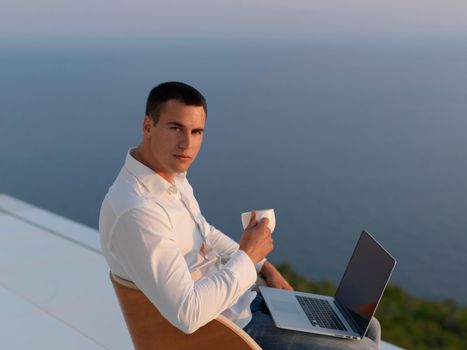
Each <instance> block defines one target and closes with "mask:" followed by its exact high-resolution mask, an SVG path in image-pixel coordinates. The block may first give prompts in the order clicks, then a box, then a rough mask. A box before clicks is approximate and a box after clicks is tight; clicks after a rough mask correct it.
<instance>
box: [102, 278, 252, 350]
mask: <svg viewBox="0 0 467 350" xmlns="http://www.w3.org/2000/svg"><path fill="white" fill-rule="evenodd" d="M110 280H111V281H112V285H113V287H114V290H115V293H116V294H117V299H118V301H119V303H120V308H121V309H122V313H123V316H124V318H125V321H126V324H127V327H128V330H129V332H130V335H131V339H132V341H133V345H134V346H135V349H136V350H156V349H164V350H165V349H167V350H182V349H189V350H192V349H203V350H214V349H216V350H217V349H222V350H251V349H253V350H261V348H260V347H259V345H258V344H257V343H256V342H255V341H254V340H253V339H252V338H251V337H250V336H249V335H248V333H246V332H245V331H244V330H243V329H241V328H240V327H238V326H237V325H236V324H235V323H233V322H232V321H230V320H229V319H228V318H226V317H224V316H222V315H220V316H219V317H217V318H216V319H214V320H212V321H211V322H209V323H208V324H206V325H204V326H203V327H201V328H199V329H198V330H197V331H196V332H194V333H193V334H186V333H183V332H182V331H180V330H179V329H178V328H176V327H175V326H173V325H172V324H171V323H170V322H169V321H167V320H166V319H165V318H164V317H163V316H162V315H161V314H160V313H159V311H158V310H157V309H156V308H155V306H154V305H153V304H152V303H151V302H150V301H149V299H148V298H147V297H146V296H145V295H144V294H143V292H142V291H141V290H139V289H138V287H137V286H136V285H135V284H134V283H133V282H131V281H128V280H125V279H122V278H120V277H118V276H117V275H114V274H113V273H112V272H110Z"/></svg>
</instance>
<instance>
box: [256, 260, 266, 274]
mask: <svg viewBox="0 0 467 350" xmlns="http://www.w3.org/2000/svg"><path fill="white" fill-rule="evenodd" d="M265 262H266V258H264V259H263V260H261V261H260V262H259V263H257V264H256V265H255V268H256V273H258V274H259V273H260V272H261V269H262V268H263V265H264V263H265Z"/></svg>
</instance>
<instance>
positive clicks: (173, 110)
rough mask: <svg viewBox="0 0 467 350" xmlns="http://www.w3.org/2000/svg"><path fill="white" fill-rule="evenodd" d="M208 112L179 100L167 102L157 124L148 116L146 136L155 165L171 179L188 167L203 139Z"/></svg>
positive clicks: (157, 171) (154, 167)
mask: <svg viewBox="0 0 467 350" xmlns="http://www.w3.org/2000/svg"><path fill="white" fill-rule="evenodd" d="M205 122H206V113H205V112H204V109H203V107H202V106H187V105H185V104H184V103H183V102H180V101H178V100H169V101H167V102H166V103H165V106H164V108H163V112H162V114H161V115H160V117H159V120H158V121H157V123H156V124H155V125H154V124H153V121H152V119H151V118H150V117H145V118H144V125H143V128H144V137H145V139H146V140H147V141H148V142H149V153H150V154H149V157H150V162H151V168H152V169H153V170H154V171H155V172H156V173H158V174H159V175H160V176H162V177H163V178H165V179H166V180H168V181H172V180H173V178H174V177H175V175H176V174H177V173H181V172H184V171H186V170H188V168H189V167H190V165H191V163H193V161H194V160H195V158H196V156H197V155H198V152H199V150H200V148H201V144H202V142H203V132H204V124H205Z"/></svg>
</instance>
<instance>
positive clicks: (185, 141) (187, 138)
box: [178, 132, 192, 149]
mask: <svg viewBox="0 0 467 350" xmlns="http://www.w3.org/2000/svg"><path fill="white" fill-rule="evenodd" d="M191 145H192V136H191V133H188V132H184V133H182V135H181V136H180V142H179V144H178V146H179V147H180V148H183V149H185V148H190V147H191Z"/></svg>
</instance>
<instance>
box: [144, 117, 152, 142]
mask: <svg viewBox="0 0 467 350" xmlns="http://www.w3.org/2000/svg"><path fill="white" fill-rule="evenodd" d="M153 124H154V122H153V121H152V118H151V117H148V116H145V117H144V119H143V136H144V138H148V137H150V136H151V128H152V126H153Z"/></svg>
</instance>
